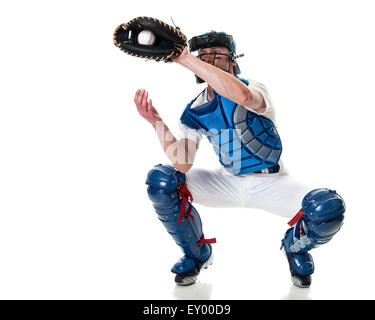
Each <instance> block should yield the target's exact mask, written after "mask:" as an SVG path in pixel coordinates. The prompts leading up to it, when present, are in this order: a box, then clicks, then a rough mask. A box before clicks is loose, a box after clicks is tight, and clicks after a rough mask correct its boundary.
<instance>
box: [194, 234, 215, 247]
mask: <svg viewBox="0 0 375 320" xmlns="http://www.w3.org/2000/svg"><path fill="white" fill-rule="evenodd" d="M204 243H216V238H212V239H205V237H204V234H203V233H202V239H201V240H200V241H199V242H198V245H199V246H200V247H201V246H203V244H204Z"/></svg>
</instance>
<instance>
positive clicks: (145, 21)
mask: <svg viewBox="0 0 375 320" xmlns="http://www.w3.org/2000/svg"><path fill="white" fill-rule="evenodd" d="M143 30H150V31H151V32H153V33H154V34H155V38H156V40H155V43H154V44H153V45H142V44H139V43H138V34H139V33H140V32H141V31H143ZM113 43H114V44H115V45H116V46H117V47H119V48H120V49H121V50H122V51H124V52H125V53H127V54H130V55H132V56H135V57H139V58H145V59H152V60H156V61H165V62H170V61H172V60H171V59H172V58H175V57H177V56H178V55H180V54H181V52H182V51H183V50H184V48H185V47H186V46H187V42H186V36H185V35H184V34H183V33H182V32H181V31H180V29H179V28H178V27H177V28H175V27H172V26H170V25H168V24H166V23H165V22H163V21H160V20H158V19H155V18H151V17H138V18H134V19H133V20H130V21H129V22H127V23H123V24H121V25H119V26H118V27H117V28H116V30H115V33H114V35H113Z"/></svg>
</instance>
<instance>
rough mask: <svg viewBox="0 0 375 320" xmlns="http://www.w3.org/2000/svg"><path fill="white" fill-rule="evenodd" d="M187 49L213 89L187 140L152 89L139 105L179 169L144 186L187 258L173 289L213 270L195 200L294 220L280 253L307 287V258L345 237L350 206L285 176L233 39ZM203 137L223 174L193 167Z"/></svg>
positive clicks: (163, 169)
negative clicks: (174, 130) (242, 71)
mask: <svg viewBox="0 0 375 320" xmlns="http://www.w3.org/2000/svg"><path fill="white" fill-rule="evenodd" d="M189 48H190V52H189V51H188V50H187V48H185V49H184V50H183V52H182V53H181V54H180V55H179V56H177V57H175V58H173V59H172V61H173V62H174V63H177V64H179V65H181V66H183V67H185V68H187V69H189V70H190V71H192V72H193V73H194V75H195V76H196V80H197V82H198V83H203V82H206V83H207V87H206V88H205V89H204V90H203V91H202V92H200V93H199V94H198V96H197V97H195V98H194V99H193V100H192V101H191V102H190V103H188V105H187V106H186V108H185V109H184V110H183V112H182V115H181V118H180V131H181V138H180V139H177V138H176V137H175V136H174V135H173V134H172V132H171V131H170V130H169V129H168V127H167V125H166V124H165V123H164V122H163V120H162V118H161V116H160V115H159V113H158V112H157V110H156V109H155V107H154V106H153V103H152V100H151V99H149V97H148V92H147V91H146V90H144V89H143V90H137V92H136V94H135V98H134V102H135V104H136V106H137V109H138V111H139V114H140V115H141V116H142V117H144V118H145V119H146V120H147V121H148V122H149V123H150V124H151V125H152V126H153V127H154V128H155V132H156V134H157V136H158V138H159V140H160V142H161V145H162V147H163V150H164V151H165V153H166V155H167V156H168V157H169V159H170V161H171V163H172V165H161V164H159V165H156V166H155V167H154V168H153V169H152V170H151V171H150V172H149V173H148V175H147V179H146V184H147V185H148V187H147V192H148V196H149V198H150V199H151V201H152V203H153V206H154V208H155V211H156V213H157V214H158V217H159V219H160V221H161V222H162V223H163V224H164V226H165V227H166V229H167V231H168V232H169V233H170V234H171V236H172V237H173V239H174V240H175V242H176V243H177V245H179V246H180V247H181V249H182V251H183V254H184V255H183V257H182V258H181V259H180V260H178V261H177V262H176V263H175V264H174V266H173V267H172V270H171V271H172V272H173V273H174V274H176V276H175V282H176V283H177V284H178V285H191V284H193V283H195V282H196V280H197V277H198V275H199V273H200V270H201V269H202V268H207V267H208V266H209V265H210V264H211V263H212V257H213V254H212V244H213V243H215V242H216V240H215V239H207V238H206V237H205V235H204V234H203V231H202V223H201V219H200V216H199V214H198V211H197V210H196V208H195V207H194V206H193V205H192V202H193V201H194V203H199V204H201V205H205V206H210V207H228V208H229V207H242V208H256V209H263V210H266V211H269V212H271V213H274V214H277V215H279V216H282V217H285V218H289V219H291V220H290V221H289V225H290V228H289V229H287V231H286V233H285V235H284V237H283V239H282V245H281V247H282V249H283V250H284V252H285V254H286V257H287V261H288V263H289V268H290V272H291V279H292V282H293V284H294V285H296V286H298V287H309V286H310V284H311V275H312V273H313V272H314V262H313V258H312V256H311V254H310V253H309V251H310V250H311V249H313V248H316V247H318V246H319V245H321V244H324V243H326V242H328V241H329V240H330V239H331V238H332V237H333V236H334V234H335V233H336V232H338V231H339V229H340V228H341V226H342V224H343V219H344V211H345V204H344V202H343V199H342V198H341V197H340V196H339V195H338V194H337V193H336V192H335V191H333V190H329V189H325V188H319V189H314V190H311V188H309V187H307V186H305V185H303V184H301V183H298V182H296V181H294V180H293V179H292V178H291V177H290V176H289V175H288V174H287V172H286V171H285V169H284V167H283V164H282V161H281V159H280V158H281V153H282V144H281V140H280V137H279V134H278V132H277V130H276V126H275V113H274V106H273V104H272V101H271V98H270V96H269V93H268V91H267V89H266V87H265V86H264V85H262V84H260V83H258V82H256V81H254V80H251V79H244V78H240V77H239V74H240V68H239V66H238V63H237V58H238V57H239V56H237V55H236V44H235V41H234V40H233V37H232V36H231V35H228V34H226V33H224V32H215V31H212V32H209V33H205V34H202V35H200V36H196V37H193V38H192V39H191V40H190V41H189ZM192 52H198V54H197V55H193V53H192ZM203 136H206V137H207V138H208V140H209V142H210V143H211V144H212V146H213V149H214V151H215V153H216V154H217V156H218V159H219V162H220V168H218V169H213V170H203V169H196V168H193V164H194V158H195V154H196V152H197V150H198V148H199V143H200V140H201V139H202V137H203ZM213 167H214V164H213Z"/></svg>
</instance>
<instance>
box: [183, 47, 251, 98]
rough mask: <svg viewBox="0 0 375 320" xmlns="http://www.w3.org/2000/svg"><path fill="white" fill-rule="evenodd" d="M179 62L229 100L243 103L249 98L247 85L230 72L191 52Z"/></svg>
mask: <svg viewBox="0 0 375 320" xmlns="http://www.w3.org/2000/svg"><path fill="white" fill-rule="evenodd" d="M179 63H180V64H181V65H182V66H184V67H185V68H187V69H189V70H191V71H192V72H194V73H195V74H196V75H197V76H198V77H200V78H202V79H203V80H205V81H206V82H207V84H208V85H209V86H210V87H212V88H213V89H214V90H215V91H216V92H217V93H218V94H220V95H222V96H224V97H226V98H228V99H229V100H232V101H235V102H237V103H240V104H244V103H245V102H246V101H247V100H248V99H249V93H250V92H249V89H248V87H247V86H246V85H245V84H243V83H242V82H241V81H240V80H239V79H237V78H236V77H234V76H233V75H232V74H230V73H228V72H225V71H223V70H220V69H219V68H217V67H215V66H213V65H211V64H208V63H206V62H204V61H201V60H200V59H198V58H197V57H195V56H194V55H192V54H188V55H186V58H185V59H184V60H183V61H181V62H179Z"/></svg>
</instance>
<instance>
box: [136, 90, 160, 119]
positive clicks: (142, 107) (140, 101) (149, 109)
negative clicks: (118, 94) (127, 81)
mask: <svg viewBox="0 0 375 320" xmlns="http://www.w3.org/2000/svg"><path fill="white" fill-rule="evenodd" d="M134 103H135V105H136V106H137V110H138V112H139V114H140V115H141V116H142V117H143V118H145V119H146V120H147V121H148V122H150V123H151V124H152V125H156V122H157V121H162V119H161V117H160V116H159V113H158V112H157V110H156V109H155V108H154V106H153V105H152V100H151V99H148V92H147V91H146V90H145V89H138V90H137V92H136V93H135V96H134Z"/></svg>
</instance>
